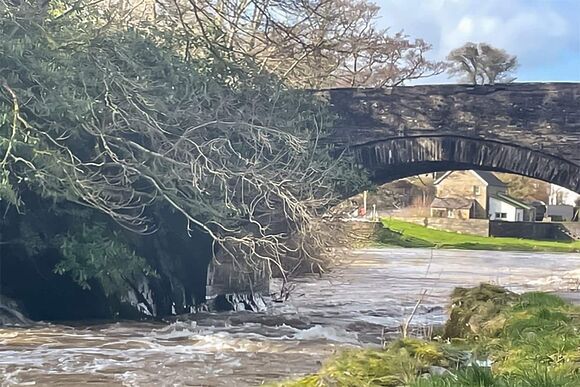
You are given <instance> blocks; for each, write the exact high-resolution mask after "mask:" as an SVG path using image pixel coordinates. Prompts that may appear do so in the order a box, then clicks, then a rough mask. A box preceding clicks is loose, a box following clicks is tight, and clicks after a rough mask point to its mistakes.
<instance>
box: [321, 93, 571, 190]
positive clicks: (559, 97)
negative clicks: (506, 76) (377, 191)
mask: <svg viewBox="0 0 580 387" xmlns="http://www.w3.org/2000/svg"><path fill="white" fill-rule="evenodd" d="M320 94H321V95H322V96H323V97H325V98H327V99H328V100H329V102H330V103H331V105H332V109H333V110H334V111H335V112H336V113H337V114H338V115H339V121H338V122H337V124H336V126H335V128H334V131H333V133H332V135H331V136H329V138H327V139H326V140H327V141H328V142H329V143H332V144H334V145H335V146H337V147H339V148H342V147H348V148H350V149H351V150H352V151H353V152H354V154H355V155H356V157H357V159H358V160H359V161H360V162H361V163H362V164H363V165H365V166H366V167H367V168H369V169H370V170H371V171H372V172H374V174H375V178H376V180H377V181H378V182H386V181H389V180H393V179H396V178H400V177H405V176H410V175H414V174H418V173H426V172H436V171H443V170H449V169H471V168H477V169H485V170H493V171H502V172H512V173H517V174H520V175H525V176H529V177H534V178H538V179H541V180H544V181H548V182H553V183H556V184H559V185H562V186H564V187H567V188H570V189H572V190H575V191H577V192H580V83H546V84H544V83H529V84H517V83H516V84H507V85H492V86H466V85H429V86H412V87H396V88H390V89H332V90H327V91H321V92H320Z"/></svg>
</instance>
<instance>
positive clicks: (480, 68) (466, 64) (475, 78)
mask: <svg viewBox="0 0 580 387" xmlns="http://www.w3.org/2000/svg"><path fill="white" fill-rule="evenodd" d="M447 60H448V61H449V65H450V67H449V70H448V72H449V74H451V75H454V76H455V75H460V76H462V77H463V79H464V80H466V81H468V82H469V83H471V84H473V85H486V84H487V85H493V84H495V83H498V82H501V83H509V82H513V81H514V80H515V77H512V76H511V75H510V74H511V73H513V71H514V70H515V69H516V68H517V66H518V60H517V57H516V56H515V55H510V54H508V53H507V52H506V51H505V50H502V49H499V48H495V47H493V46H491V45H489V44H487V43H472V42H467V43H465V44H464V45H463V46H461V47H459V48H456V49H454V50H452V51H451V52H450V53H449V55H448V56H447Z"/></svg>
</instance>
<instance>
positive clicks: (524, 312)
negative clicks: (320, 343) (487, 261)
mask: <svg viewBox="0 0 580 387" xmlns="http://www.w3.org/2000/svg"><path fill="white" fill-rule="evenodd" d="M451 310H452V313H451V314H452V315H451V318H450V319H449V321H448V322H447V324H446V325H447V326H446V329H445V331H446V332H454V336H452V337H434V338H433V339H431V340H420V339H413V338H406V339H400V340H397V341H395V342H393V343H391V344H390V345H389V346H388V347H387V348H385V349H382V350H377V349H363V350H349V351H345V352H342V353H340V354H338V355H337V356H335V357H334V358H332V359H329V360H328V361H327V362H326V363H325V364H324V365H323V367H322V368H321V369H320V371H319V372H317V373H316V374H312V375H308V376H305V377H303V378H300V379H297V380H293V381H286V382H282V383H279V384H277V386H283V387H331V386H332V387H334V386H346V387H348V386H352V387H358V386H369V387H370V386H377V387H378V386H393V387H395V386H408V387H484V386H489V387H524V386H526V387H578V386H580V308H579V307H577V306H573V305H571V304H568V303H566V302H565V301H563V300H562V299H560V298H559V297H557V296H554V295H551V294H546V293H537V292H534V293H526V294H523V295H518V294H515V293H512V292H509V291H506V290H505V289H503V288H500V287H497V286H494V285H489V284H482V285H480V286H477V287H474V288H468V289H464V288H458V289H456V290H455V291H454V292H453V295H452V308H451ZM457 324H459V325H461V327H462V328H461V329H457V328H453V329H450V328H451V327H450V326H449V325H457ZM475 360H480V361H483V360H485V361H486V362H487V363H489V364H491V367H483V366H478V365H477V362H476V361H475Z"/></svg>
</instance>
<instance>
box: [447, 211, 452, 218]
mask: <svg viewBox="0 0 580 387" xmlns="http://www.w3.org/2000/svg"><path fill="white" fill-rule="evenodd" d="M447 217H448V218H453V210H447Z"/></svg>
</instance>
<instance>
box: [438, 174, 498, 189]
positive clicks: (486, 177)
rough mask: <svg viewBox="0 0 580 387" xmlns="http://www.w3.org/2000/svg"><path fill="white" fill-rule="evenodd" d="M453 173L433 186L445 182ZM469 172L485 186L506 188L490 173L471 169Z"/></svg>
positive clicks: (445, 175) (441, 178)
mask: <svg viewBox="0 0 580 387" xmlns="http://www.w3.org/2000/svg"><path fill="white" fill-rule="evenodd" d="M453 172H455V171H449V172H446V173H445V174H444V175H443V176H441V177H440V178H439V179H437V180H435V182H434V183H433V184H435V185H437V184H439V183H441V182H442V181H443V180H445V179H446V178H447V176H449V175H450V174H452V173H453ZM469 172H471V173H472V174H474V175H475V176H477V177H478V178H479V179H481V180H482V181H483V183H484V184H485V185H492V186H494V187H502V188H505V187H507V185H506V184H505V183H504V182H503V181H501V180H500V179H499V178H498V177H497V176H496V175H495V174H493V173H492V172H488V171H476V170H473V169H471V170H469Z"/></svg>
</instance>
